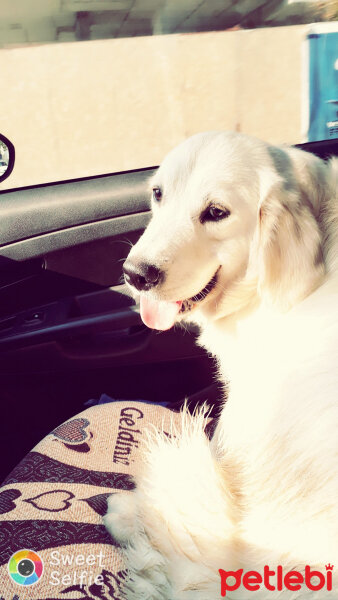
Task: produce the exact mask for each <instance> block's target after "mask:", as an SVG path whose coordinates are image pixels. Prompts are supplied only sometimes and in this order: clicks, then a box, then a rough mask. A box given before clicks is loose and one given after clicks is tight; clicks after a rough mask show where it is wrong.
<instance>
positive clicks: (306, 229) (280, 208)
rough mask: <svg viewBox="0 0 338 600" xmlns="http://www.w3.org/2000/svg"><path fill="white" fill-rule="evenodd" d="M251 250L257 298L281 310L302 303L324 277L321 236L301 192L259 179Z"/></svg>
mask: <svg viewBox="0 0 338 600" xmlns="http://www.w3.org/2000/svg"><path fill="white" fill-rule="evenodd" d="M262 175H263V185H261V200H260V203H259V208H258V227H257V238H256V243H257V247H256V251H257V253H258V288H259V292H260V295H261V297H262V298H263V299H264V300H267V301H268V302H269V303H273V304H275V305H278V306H279V307H280V308H282V309H285V310H287V309H289V308H290V307H291V306H293V305H294V304H295V303H296V302H298V301H300V300H302V299H303V298H305V297H306V296H307V295H308V294H309V293H310V292H311V291H312V290H313V289H314V288H315V287H316V286H317V285H318V282H319V281H320V279H321V278H322V277H323V275H324V262H323V255H322V239H321V238H322V236H321V232H320V228H319V225H318V223H317V220H316V217H315V215H314V207H313V204H312V203H311V201H310V199H309V198H307V197H306V195H305V194H304V193H303V191H302V189H301V188H300V187H299V186H297V185H294V184H292V183H290V182H286V181H285V180H284V179H282V178H280V177H278V176H275V174H271V173H269V174H267V173H265V174H262Z"/></svg>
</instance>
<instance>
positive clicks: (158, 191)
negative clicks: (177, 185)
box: [153, 187, 162, 202]
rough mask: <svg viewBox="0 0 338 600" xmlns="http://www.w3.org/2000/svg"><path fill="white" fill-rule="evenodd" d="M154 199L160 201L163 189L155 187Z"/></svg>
mask: <svg viewBox="0 0 338 600" xmlns="http://www.w3.org/2000/svg"><path fill="white" fill-rule="evenodd" d="M153 199H154V200H155V202H160V201H161V200H162V190H161V188H159V187H154V188H153Z"/></svg>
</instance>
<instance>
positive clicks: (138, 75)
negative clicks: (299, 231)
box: [0, 0, 338, 189]
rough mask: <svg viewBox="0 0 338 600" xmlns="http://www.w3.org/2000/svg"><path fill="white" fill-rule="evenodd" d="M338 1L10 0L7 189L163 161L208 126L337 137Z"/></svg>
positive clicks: (2, 23)
mask: <svg viewBox="0 0 338 600" xmlns="http://www.w3.org/2000/svg"><path fill="white" fill-rule="evenodd" d="M337 14H338V9H337V3H336V1H335V0H326V1H325V0H324V1H323V2H317V1H311V0H307V1H305V0H304V1H299V2H295V1H294V0H284V1H281V0H279V1H278V0H277V1H275V2H268V1H265V2H264V1H263V2H262V1H261V0H252V1H251V2H247V1H246V0H240V1H239V2H235V3H234V2H231V3H230V2H224V1H220V0H204V1H203V0H202V2H201V1H200V0H180V1H173V0H171V1H169V0H133V1H131V0H119V1H118V2H116V1H115V0H103V1H102V0H100V1H99V0H63V2H62V3H60V2H56V1H55V0H34V1H33V0H16V2H11V1H10V0H4V1H3V2H1V6H0V61H1V89H2V93H1V96H0V104H1V114H2V116H3V119H2V128H3V129H2V133H4V134H5V135H6V136H7V137H8V138H9V139H11V140H12V141H13V143H14V145H15V147H16V151H17V152H16V167H15V170H14V172H13V174H12V175H11V177H10V178H9V179H8V180H7V181H6V182H4V183H3V184H0V189H6V188H10V187H18V186H26V185H35V184H40V183H47V182H52V181H60V180H68V179H73V178H78V177H86V176H92V175H99V174H104V173H112V172H119V171H125V170H131V169H139V168H143V167H149V166H154V165H157V164H159V162H160V161H161V160H162V158H163V156H164V155H165V154H166V152H167V151H168V150H169V149H171V148H172V147H173V146H175V145H176V144H177V143H178V142H180V141H181V140H183V139H184V138H186V137H188V136H189V135H192V134H194V133H196V132H199V131H205V130H219V129H221V130H223V129H231V130H236V131H241V132H244V133H246V134H251V135H255V136H258V137H261V138H263V139H265V140H267V141H269V142H271V143H281V142H286V143H291V144H293V143H299V142H305V141H314V140H321V139H327V138H337V137H338V89H337V88H338V54H337V48H338V25H337Z"/></svg>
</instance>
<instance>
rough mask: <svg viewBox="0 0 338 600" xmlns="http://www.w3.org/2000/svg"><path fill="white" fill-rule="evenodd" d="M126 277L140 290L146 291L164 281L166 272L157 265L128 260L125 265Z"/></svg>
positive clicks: (127, 280) (128, 281)
mask: <svg viewBox="0 0 338 600" xmlns="http://www.w3.org/2000/svg"><path fill="white" fill-rule="evenodd" d="M123 271H124V278H125V280H126V282H127V283H129V284H130V285H133V286H134V287H135V288H136V289H137V290H138V291H139V292H146V291H147V290H150V289H151V288H153V287H155V286H156V285H158V284H159V283H160V281H163V277H164V273H163V271H161V270H160V269H158V268H157V267H155V265H148V264H147V263H133V262H131V261H128V260H126V262H125V263H124V265H123Z"/></svg>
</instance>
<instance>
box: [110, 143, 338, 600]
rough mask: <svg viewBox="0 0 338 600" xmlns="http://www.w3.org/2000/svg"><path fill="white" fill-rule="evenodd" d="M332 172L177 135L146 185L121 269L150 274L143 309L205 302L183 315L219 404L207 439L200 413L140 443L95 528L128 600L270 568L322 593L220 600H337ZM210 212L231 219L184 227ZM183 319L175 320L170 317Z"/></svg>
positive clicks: (176, 599)
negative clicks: (314, 579)
mask: <svg viewBox="0 0 338 600" xmlns="http://www.w3.org/2000/svg"><path fill="white" fill-rule="evenodd" d="M337 172H338V168H337V161H332V162H331V164H329V165H326V164H325V163H323V162H322V161H320V160H319V159H317V158H315V157H314V156H312V155H310V154H306V153H304V152H302V151H300V150H296V149H293V148H283V149H282V148H275V147H271V146H269V145H267V144H265V143H264V142H260V141H259V140H255V139H253V138H249V137H246V136H243V135H240V134H234V133H221V132H211V133H207V134H200V135H197V136H194V137H193V138H190V139H189V140H187V141H186V142H184V143H183V144H181V145H180V146H179V147H178V148H176V149H174V150H173V151H172V152H171V153H170V154H169V155H168V156H167V158H166V159H165V160H164V162H163V164H162V165H161V167H160V168H159V170H158V172H157V174H156V175H155V177H154V181H153V184H154V185H159V186H161V188H162V189H163V200H162V202H161V204H160V205H159V206H154V207H153V219H152V221H151V223H150V225H149V226H148V228H147V230H146V232H145V233H144V235H143V236H142V237H141V239H140V241H139V242H138V243H137V244H136V246H135V247H134V248H133V249H132V251H131V254H130V259H131V260H142V261H148V262H150V263H152V264H156V265H158V266H160V267H161V268H162V269H164V270H165V271H166V278H165V280H164V282H163V284H162V285H161V286H160V287H159V289H158V290H157V289H156V290H154V291H149V292H147V293H149V294H153V295H154V296H155V295H156V297H157V298H158V299H165V300H169V301H170V300H173V301H176V300H182V299H185V298H190V297H192V296H193V295H195V294H197V293H198V292H199V291H200V290H201V289H202V288H203V287H204V286H205V285H206V283H207V282H208V281H209V280H210V278H211V277H212V275H213V273H215V271H216V270H217V268H218V267H221V268H220V269H219V272H218V282H217V285H216V287H215V289H214V290H213V291H212V292H211V293H210V294H209V295H208V296H207V297H206V298H205V300H203V301H202V302H201V303H199V304H198V305H197V306H196V307H195V308H194V309H193V310H192V311H191V313H189V314H188V316H187V318H188V319H189V320H191V321H194V322H196V323H198V324H199V325H200V327H201V332H202V333H201V337H200V343H201V344H202V345H204V346H205V347H206V348H207V349H208V350H209V351H210V352H212V353H213V354H214V355H215V356H216V357H217V359H218V362H219V366H220V376H221V377H222V378H223V379H224V381H227V382H228V387H229V399H228V401H227V403H226V404H225V405H224V408H223V410H222V413H221V416H220V419H219V422H218V426H217V430H216V433H215V436H214V438H213V440H212V441H211V442H208V440H207V438H206V437H205V435H204V433H203V423H204V413H203V411H202V412H201V413H200V414H197V415H194V416H192V417H190V416H189V415H188V413H187V412H186V411H185V412H183V414H182V432H181V433H180V434H177V432H176V434H177V435H176V437H172V438H171V439H168V438H167V437H165V436H161V435H160V434H157V435H155V434H154V435H150V437H149V440H148V443H147V449H146V450H145V455H144V457H145V458H144V465H143V469H142V472H141V473H140V474H139V475H138V477H137V489H136V491H135V492H134V493H133V494H132V496H131V497H128V496H126V495H122V496H119V495H118V494H116V495H113V496H112V497H111V498H110V499H109V510H108V514H107V516H106V517H105V523H106V525H107V527H108V529H109V530H110V531H111V533H112V535H113V536H115V537H116V538H117V539H119V540H120V541H121V543H122V544H123V546H124V552H125V557H126V560H127V564H128V567H129V569H130V580H129V583H128V588H127V597H128V599H133V600H136V599H137V600H192V599H194V600H215V599H217V598H221V595H220V576H219V574H218V569H220V568H223V569H225V570H237V569H239V568H243V569H244V571H249V570H256V571H261V570H262V568H263V566H264V565H269V566H270V568H274V567H276V566H277V565H282V566H283V568H284V569H285V571H287V570H291V569H297V570H298V571H303V570H304V567H305V565H310V566H311V567H312V568H318V569H319V570H321V571H323V572H324V573H325V564H327V563H328V562H330V563H332V564H334V565H335V570H334V578H335V586H336V587H335V590H336V591H332V592H325V590H322V591H320V592H311V591H309V590H307V589H306V588H304V587H303V588H302V591H300V592H290V591H287V590H284V591H283V592H278V591H275V592H272V591H267V590H266V589H265V588H264V587H263V586H262V588H261V590H260V591H258V592H251V591H250V592H249V591H246V590H243V588H241V589H240V590H238V591H236V592H228V593H227V598H231V599H238V600H248V599H251V598H253V599H255V600H256V599H259V600H266V599H269V598H271V600H275V599H276V598H283V600H284V599H285V600H291V599H292V600H293V599H302V600H307V599H310V598H311V600H312V599H320V600H323V599H324V598H337V597H338V590H337V584H338V582H337V578H336V576H335V574H336V573H337V572H338V511H337V500H338V477H337V458H338V444H337V425H338V402H337V383H338V381H337V362H338V340H337V333H338V332H337V329H338V327H337V304H338V279H337V267H338V252H337V247H338V246H337V220H338V209H337ZM209 202H213V203H215V204H218V205H219V204H221V205H224V206H226V207H227V208H229V209H230V210H231V215H230V217H229V218H228V219H224V220H222V221H219V222H217V223H204V224H201V223H200V221H199V215H200V213H201V211H202V210H203V209H204V208H205V206H206V205H207V204H208V203H209ZM185 318H186V317H185Z"/></svg>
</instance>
